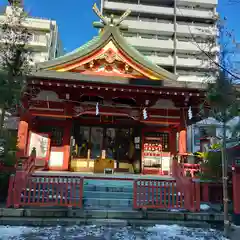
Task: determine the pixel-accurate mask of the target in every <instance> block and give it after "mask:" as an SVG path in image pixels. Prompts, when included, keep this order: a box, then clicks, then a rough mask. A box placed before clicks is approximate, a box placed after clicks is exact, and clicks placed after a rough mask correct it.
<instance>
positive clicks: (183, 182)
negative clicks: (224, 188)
mask: <svg viewBox="0 0 240 240" xmlns="http://www.w3.org/2000/svg"><path fill="white" fill-rule="evenodd" d="M172 173H173V177H174V178H175V180H176V183H177V188H178V190H179V192H181V193H184V207H185V209H188V210H189V211H199V209H200V199H199V196H200V188H199V186H198V185H199V183H195V182H193V181H192V178H191V177H187V176H186V175H185V170H184V165H182V164H180V163H178V161H177V160H173V170H172Z"/></svg>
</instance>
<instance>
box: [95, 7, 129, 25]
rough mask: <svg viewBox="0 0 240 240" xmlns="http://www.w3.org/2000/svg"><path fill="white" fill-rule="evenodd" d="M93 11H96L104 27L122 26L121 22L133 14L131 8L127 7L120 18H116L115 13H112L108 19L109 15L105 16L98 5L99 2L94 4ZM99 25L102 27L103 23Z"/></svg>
mask: <svg viewBox="0 0 240 240" xmlns="http://www.w3.org/2000/svg"><path fill="white" fill-rule="evenodd" d="M92 9H93V11H94V12H95V14H96V15H97V16H98V17H99V18H100V19H101V20H102V23H103V24H102V27H104V26H107V25H109V26H112V27H121V23H122V22H123V21H124V20H125V19H126V18H127V17H128V16H129V15H130V14H131V12H132V11H131V10H130V9H127V10H126V11H125V12H124V13H123V14H122V16H121V17H120V18H118V19H114V15H113V14H111V15H110V19H108V18H107V17H105V16H103V15H102V13H101V12H100V10H99V9H98V7H97V4H96V3H95V4H94V5H93V8H92ZM99 27H101V25H99Z"/></svg>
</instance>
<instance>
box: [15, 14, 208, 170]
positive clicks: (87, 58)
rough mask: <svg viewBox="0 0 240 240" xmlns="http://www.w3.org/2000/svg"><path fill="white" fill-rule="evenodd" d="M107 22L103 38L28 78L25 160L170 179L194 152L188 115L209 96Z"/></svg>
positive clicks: (22, 133) (22, 135)
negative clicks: (180, 158)
mask: <svg viewBox="0 0 240 240" xmlns="http://www.w3.org/2000/svg"><path fill="white" fill-rule="evenodd" d="M102 20H103V22H102V23H101V24H102V29H101V31H100V33H99V35H98V36H97V37H94V38H93V39H92V40H91V41H89V42H88V43H86V44H85V45H83V46H81V47H79V48H78V49H76V50H75V51H73V52H71V53H69V54H66V55H65V56H63V57H59V58H57V59H54V60H51V61H48V62H44V63H41V64H38V65H37V67H36V71H34V73H33V74H32V75H31V76H29V77H28V80H27V81H28V92H27V94H25V95H24V97H23V100H22V102H23V106H24V108H25V111H24V112H22V113H21V116H20V124H19V129H18V137H19V149H20V151H19V155H21V156H26V155H29V154H30V153H31V152H32V150H33V149H34V150H36V156H37V160H36V165H37V166H39V167H42V168H46V169H49V170H63V171H67V170H71V171H80V172H88V171H93V172H103V171H104V170H106V168H114V169H115V171H129V172H142V173H155V174H159V173H160V174H162V173H163V174H169V172H170V167H171V156H172V155H175V154H176V153H180V154H186V152H187V149H186V146H187V134H186V127H187V119H188V117H187V110H188V108H189V106H191V108H192V110H193V112H194V111H195V109H197V107H198V106H199V103H200V102H201V101H202V99H203V98H204V91H203V89H201V88H199V86H196V84H190V83H186V82H179V81H178V80H177V75H174V74H172V73H171V72H168V71H166V70H165V69H163V68H161V67H159V66H156V65H155V64H153V63H152V62H150V61H149V60H148V59H147V58H146V57H144V56H143V55H141V54H140V53H139V52H138V51H137V50H136V49H134V48H133V47H132V46H130V45H129V44H128V43H127V41H126V40H125V39H124V37H123V36H122V35H121V32H120V28H121V24H120V23H121V21H122V20H123V18H120V19H119V20H117V19H110V20H109V19H106V18H103V17H102Z"/></svg>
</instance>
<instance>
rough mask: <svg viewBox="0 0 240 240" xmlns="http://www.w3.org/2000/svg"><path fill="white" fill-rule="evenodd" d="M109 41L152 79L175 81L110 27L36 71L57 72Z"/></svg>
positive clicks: (40, 66) (173, 75) (40, 64)
mask: <svg viewBox="0 0 240 240" xmlns="http://www.w3.org/2000/svg"><path fill="white" fill-rule="evenodd" d="M110 41H112V42H113V43H114V44H115V46H116V47H117V48H118V49H119V50H120V51H121V52H123V54H124V55H126V56H127V57H128V58H129V59H131V61H133V62H134V63H136V64H137V65H140V66H141V67H142V68H143V69H145V70H146V71H149V72H151V74H152V75H153V78H152V79H154V80H171V81H176V80H177V75H175V74H172V73H170V72H168V71H167V70H165V69H163V68H161V67H159V66H157V65H155V64H154V63H152V62H151V61H149V60H148V59H147V58H146V57H145V56H143V55H142V54H141V53H140V52H139V51H138V50H136V49H135V48H134V47H132V46H131V45H130V44H129V43H128V42H127V40H126V39H125V38H124V37H123V36H122V34H121V32H120V30H119V28H118V27H116V26H111V25H107V26H105V27H104V29H103V30H102V32H101V33H100V35H99V36H97V37H94V38H93V39H92V40H90V41H89V42H87V43H86V44H84V45H83V46H81V47H79V48H78V49H76V50H74V51H73V52H70V53H68V54H66V55H64V56H62V57H59V58H56V59H53V60H50V61H47V62H43V63H39V64H37V65H36V67H37V70H57V69H59V68H61V67H63V66H64V65H67V64H71V63H72V62H75V61H78V60H80V59H84V58H87V57H88V56H89V55H91V54H93V53H94V52H96V51H97V50H100V49H101V48H103V47H104V46H105V45H106V44H107V43H109V42H110Z"/></svg>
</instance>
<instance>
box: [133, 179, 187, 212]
mask: <svg viewBox="0 0 240 240" xmlns="http://www.w3.org/2000/svg"><path fill="white" fill-rule="evenodd" d="M133 207H134V208H135V209H138V208H151V209H154V208H160V209H171V208H175V209H176V208H184V196H183V194H182V193H181V192H178V191H177V187H176V182H175V180H165V181H163V180H152V179H138V180H135V181H134V188H133Z"/></svg>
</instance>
